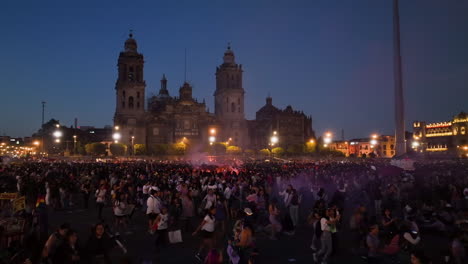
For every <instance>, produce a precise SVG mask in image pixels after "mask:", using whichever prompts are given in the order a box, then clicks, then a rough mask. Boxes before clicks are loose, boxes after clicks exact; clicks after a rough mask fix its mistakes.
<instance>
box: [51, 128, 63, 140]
mask: <svg viewBox="0 0 468 264" xmlns="http://www.w3.org/2000/svg"><path fill="white" fill-rule="evenodd" d="M62 135H63V134H62V131H60V130H56V131H54V133H53V136H54V137H56V138H60V137H62Z"/></svg>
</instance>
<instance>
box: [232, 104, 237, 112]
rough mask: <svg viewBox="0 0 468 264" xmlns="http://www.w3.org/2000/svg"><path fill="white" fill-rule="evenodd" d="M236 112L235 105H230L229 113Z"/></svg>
mask: <svg viewBox="0 0 468 264" xmlns="http://www.w3.org/2000/svg"><path fill="white" fill-rule="evenodd" d="M235 111H236V104H235V103H231V112H233V113H234V112H235Z"/></svg>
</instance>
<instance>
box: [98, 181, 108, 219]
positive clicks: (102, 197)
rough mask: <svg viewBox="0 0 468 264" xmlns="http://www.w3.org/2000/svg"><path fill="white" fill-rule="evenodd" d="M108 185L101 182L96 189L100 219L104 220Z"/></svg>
mask: <svg viewBox="0 0 468 264" xmlns="http://www.w3.org/2000/svg"><path fill="white" fill-rule="evenodd" d="M106 193H107V190H106V186H105V185H104V184H101V186H100V187H99V189H97V190H96V205H97V207H98V219H99V220H100V221H102V220H103V218H102V210H103V209H104V204H105V202H106Z"/></svg>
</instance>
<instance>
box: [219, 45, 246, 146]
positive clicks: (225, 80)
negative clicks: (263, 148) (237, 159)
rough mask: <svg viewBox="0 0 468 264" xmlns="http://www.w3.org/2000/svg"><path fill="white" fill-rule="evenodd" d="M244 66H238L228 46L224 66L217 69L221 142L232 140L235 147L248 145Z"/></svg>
mask: <svg viewBox="0 0 468 264" xmlns="http://www.w3.org/2000/svg"><path fill="white" fill-rule="evenodd" d="M242 72H243V71H242V65H240V64H236V62H235V56H234V52H233V51H232V50H231V46H230V45H228V47H227V50H226V51H225V52H224V57H223V64H221V65H220V66H218V67H217V68H216V91H215V93H214V97H215V115H216V118H217V119H218V121H219V122H220V123H221V124H222V131H221V138H220V139H219V140H220V141H227V140H228V139H229V138H231V139H232V142H231V143H232V144H233V145H235V146H240V147H245V146H247V144H248V138H247V125H246V121H245V115H244V94H245V92H244V88H243V87H242Z"/></svg>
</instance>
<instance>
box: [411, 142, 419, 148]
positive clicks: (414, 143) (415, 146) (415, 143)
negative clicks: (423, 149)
mask: <svg viewBox="0 0 468 264" xmlns="http://www.w3.org/2000/svg"><path fill="white" fill-rule="evenodd" d="M411 146H412V147H413V148H417V147H419V146H420V144H419V142H418V141H413V143H411Z"/></svg>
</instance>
